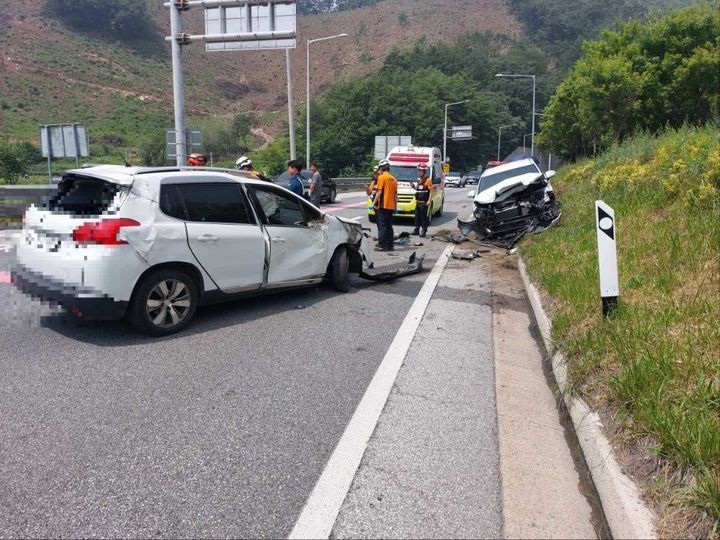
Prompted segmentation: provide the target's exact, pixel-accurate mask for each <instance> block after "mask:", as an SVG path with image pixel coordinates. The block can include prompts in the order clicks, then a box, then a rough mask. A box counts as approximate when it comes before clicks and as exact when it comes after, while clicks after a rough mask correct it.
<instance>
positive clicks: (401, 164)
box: [368, 146, 445, 223]
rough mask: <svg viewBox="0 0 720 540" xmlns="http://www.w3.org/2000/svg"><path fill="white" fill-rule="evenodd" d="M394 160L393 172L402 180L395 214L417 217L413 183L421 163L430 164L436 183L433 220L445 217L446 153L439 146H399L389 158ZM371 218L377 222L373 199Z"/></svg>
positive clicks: (430, 209) (390, 160) (431, 173)
mask: <svg viewBox="0 0 720 540" xmlns="http://www.w3.org/2000/svg"><path fill="white" fill-rule="evenodd" d="M386 159H387V160H388V161H389V162H390V174H392V175H393V176H394V177H395V178H396V179H397V181H398V205H397V213H396V214H395V217H398V218H409V219H414V218H415V190H414V189H413V188H412V186H411V185H410V183H411V182H417V179H418V169H417V166H418V165H420V164H421V163H422V164H423V165H426V166H427V175H428V176H429V177H430V178H431V179H432V183H433V185H434V186H435V189H434V190H433V193H432V197H431V198H430V203H429V204H430V208H429V212H430V219H431V220H432V217H433V216H438V217H440V216H442V213H443V205H444V204H445V183H444V180H443V179H444V174H443V168H442V154H441V153H440V149H439V148H429V147H424V146H395V147H394V148H392V150H390V152H389V153H388V155H387V158H386ZM368 219H369V220H370V221H371V222H373V223H375V211H374V210H373V205H372V199H368Z"/></svg>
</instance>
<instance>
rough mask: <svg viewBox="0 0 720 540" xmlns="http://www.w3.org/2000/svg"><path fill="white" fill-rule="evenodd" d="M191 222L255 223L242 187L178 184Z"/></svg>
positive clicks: (233, 185) (236, 185) (230, 184)
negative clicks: (249, 212) (250, 214)
mask: <svg viewBox="0 0 720 540" xmlns="http://www.w3.org/2000/svg"><path fill="white" fill-rule="evenodd" d="M175 187H176V188H177V190H178V193H179V195H180V198H181V199H182V202H183V203H184V206H185V210H186V212H187V219H188V220H189V221H201V222H205V223H250V224H251V223H253V222H254V220H253V219H252V218H251V217H250V216H249V215H248V208H247V204H246V203H245V199H244V196H243V194H242V190H241V189H240V186H239V185H238V184H235V183H226V184H210V183H202V184H178V185H177V186H175Z"/></svg>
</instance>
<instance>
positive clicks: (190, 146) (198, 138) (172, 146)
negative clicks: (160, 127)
mask: <svg viewBox="0 0 720 540" xmlns="http://www.w3.org/2000/svg"><path fill="white" fill-rule="evenodd" d="M175 139H176V137H175V130H174V129H166V130H165V159H166V160H168V161H171V160H173V159H176V158H177V150H176V149H177V141H176V140H175ZM185 141H186V142H187V153H188V154H192V153H193V152H202V151H203V136H202V131H200V130H199V129H186V130H185Z"/></svg>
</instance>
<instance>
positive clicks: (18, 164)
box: [0, 141, 42, 184]
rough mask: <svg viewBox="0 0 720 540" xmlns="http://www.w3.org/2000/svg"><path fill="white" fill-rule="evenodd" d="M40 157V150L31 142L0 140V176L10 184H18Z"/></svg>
mask: <svg viewBox="0 0 720 540" xmlns="http://www.w3.org/2000/svg"><path fill="white" fill-rule="evenodd" d="M40 159H42V156H40V151H39V150H38V149H37V148H36V147H34V146H33V145H32V144H30V143H27V142H20V143H14V142H6V141H0V177H1V178H4V179H5V181H6V182H7V183H8V184H17V181H18V180H19V179H20V177H21V176H23V175H25V174H27V173H28V171H29V169H30V165H31V164H32V163H35V162H37V161H39V160H40Z"/></svg>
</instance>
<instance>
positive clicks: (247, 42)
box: [202, 0, 296, 51]
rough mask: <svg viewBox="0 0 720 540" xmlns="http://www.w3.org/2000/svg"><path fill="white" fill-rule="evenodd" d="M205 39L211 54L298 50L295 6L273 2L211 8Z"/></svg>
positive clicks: (206, 21) (206, 23)
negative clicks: (220, 52) (242, 51)
mask: <svg viewBox="0 0 720 540" xmlns="http://www.w3.org/2000/svg"><path fill="white" fill-rule="evenodd" d="M209 4H212V2H206V3H205V5H206V8H205V36H203V38H202V39H203V41H205V43H206V49H207V50H208V51H231V50H248V49H249V50H257V49H294V48H295V46H296V38H295V20H296V16H295V2H294V1H287V0H285V1H279V0H271V1H265V2H243V3H242V4H243V5H238V6H234V7H233V6H229V5H228V3H225V5H223V6H218V7H208V5H209Z"/></svg>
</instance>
